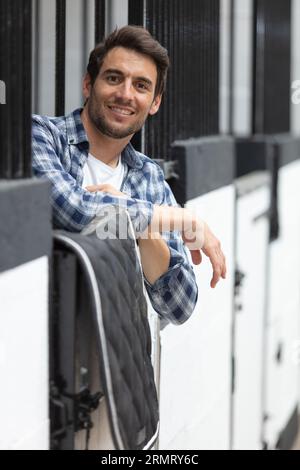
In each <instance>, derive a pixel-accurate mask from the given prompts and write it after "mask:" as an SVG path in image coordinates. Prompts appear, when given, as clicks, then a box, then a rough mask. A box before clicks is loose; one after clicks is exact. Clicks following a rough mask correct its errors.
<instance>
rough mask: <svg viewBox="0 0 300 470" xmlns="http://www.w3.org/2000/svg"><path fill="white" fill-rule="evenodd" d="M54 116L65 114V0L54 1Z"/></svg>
mask: <svg viewBox="0 0 300 470" xmlns="http://www.w3.org/2000/svg"><path fill="white" fill-rule="evenodd" d="M55 47H56V56H55V57H56V59H55V62H56V65H55V114H56V116H61V115H63V114H64V113H65V69H66V0H56V46H55Z"/></svg>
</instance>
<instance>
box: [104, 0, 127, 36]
mask: <svg viewBox="0 0 300 470" xmlns="http://www.w3.org/2000/svg"><path fill="white" fill-rule="evenodd" d="M106 8H107V32H108V33H110V32H112V31H113V30H114V29H115V28H116V27H118V28H121V27H122V26H125V25H127V24H128V0H109V1H108V2H106Z"/></svg>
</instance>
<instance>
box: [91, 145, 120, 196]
mask: <svg viewBox="0 0 300 470" xmlns="http://www.w3.org/2000/svg"><path fill="white" fill-rule="evenodd" d="M124 173H125V166H124V163H122V160H121V158H119V162H118V165H117V166H116V168H112V167H111V166H109V165H106V164H105V163H103V162H101V161H100V160H98V159H97V158H95V157H94V156H93V155H91V154H90V153H89V155H88V158H87V160H86V163H85V165H84V167H83V182H82V187H83V188H85V187H86V186H91V185H94V184H111V185H112V186H114V188H116V189H118V190H119V191H120V189H121V185H122V181H123V178H124Z"/></svg>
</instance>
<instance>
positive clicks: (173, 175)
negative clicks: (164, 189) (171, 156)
mask: <svg viewBox="0 0 300 470" xmlns="http://www.w3.org/2000/svg"><path fill="white" fill-rule="evenodd" d="M153 161H154V162H155V163H157V164H158V165H159V166H160V167H161V169H162V170H163V172H164V175H165V180H171V179H176V180H178V179H179V175H178V173H177V161H176V160H170V161H168V160H164V159H163V158H153Z"/></svg>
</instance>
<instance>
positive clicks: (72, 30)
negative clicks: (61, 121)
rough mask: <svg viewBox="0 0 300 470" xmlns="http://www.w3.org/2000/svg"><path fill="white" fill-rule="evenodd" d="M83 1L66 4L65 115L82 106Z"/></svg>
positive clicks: (76, 0)
mask: <svg viewBox="0 0 300 470" xmlns="http://www.w3.org/2000/svg"><path fill="white" fill-rule="evenodd" d="M82 8H83V4H82V0H67V2H66V97H65V100H66V101H65V114H68V113H70V112H71V111H73V110H74V109H75V108H78V107H79V106H81V105H82V102H83V98H82V91H81V88H82V77H83V53H84V52H85V51H83V34H82V28H83V24H82V16H83V11H82Z"/></svg>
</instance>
